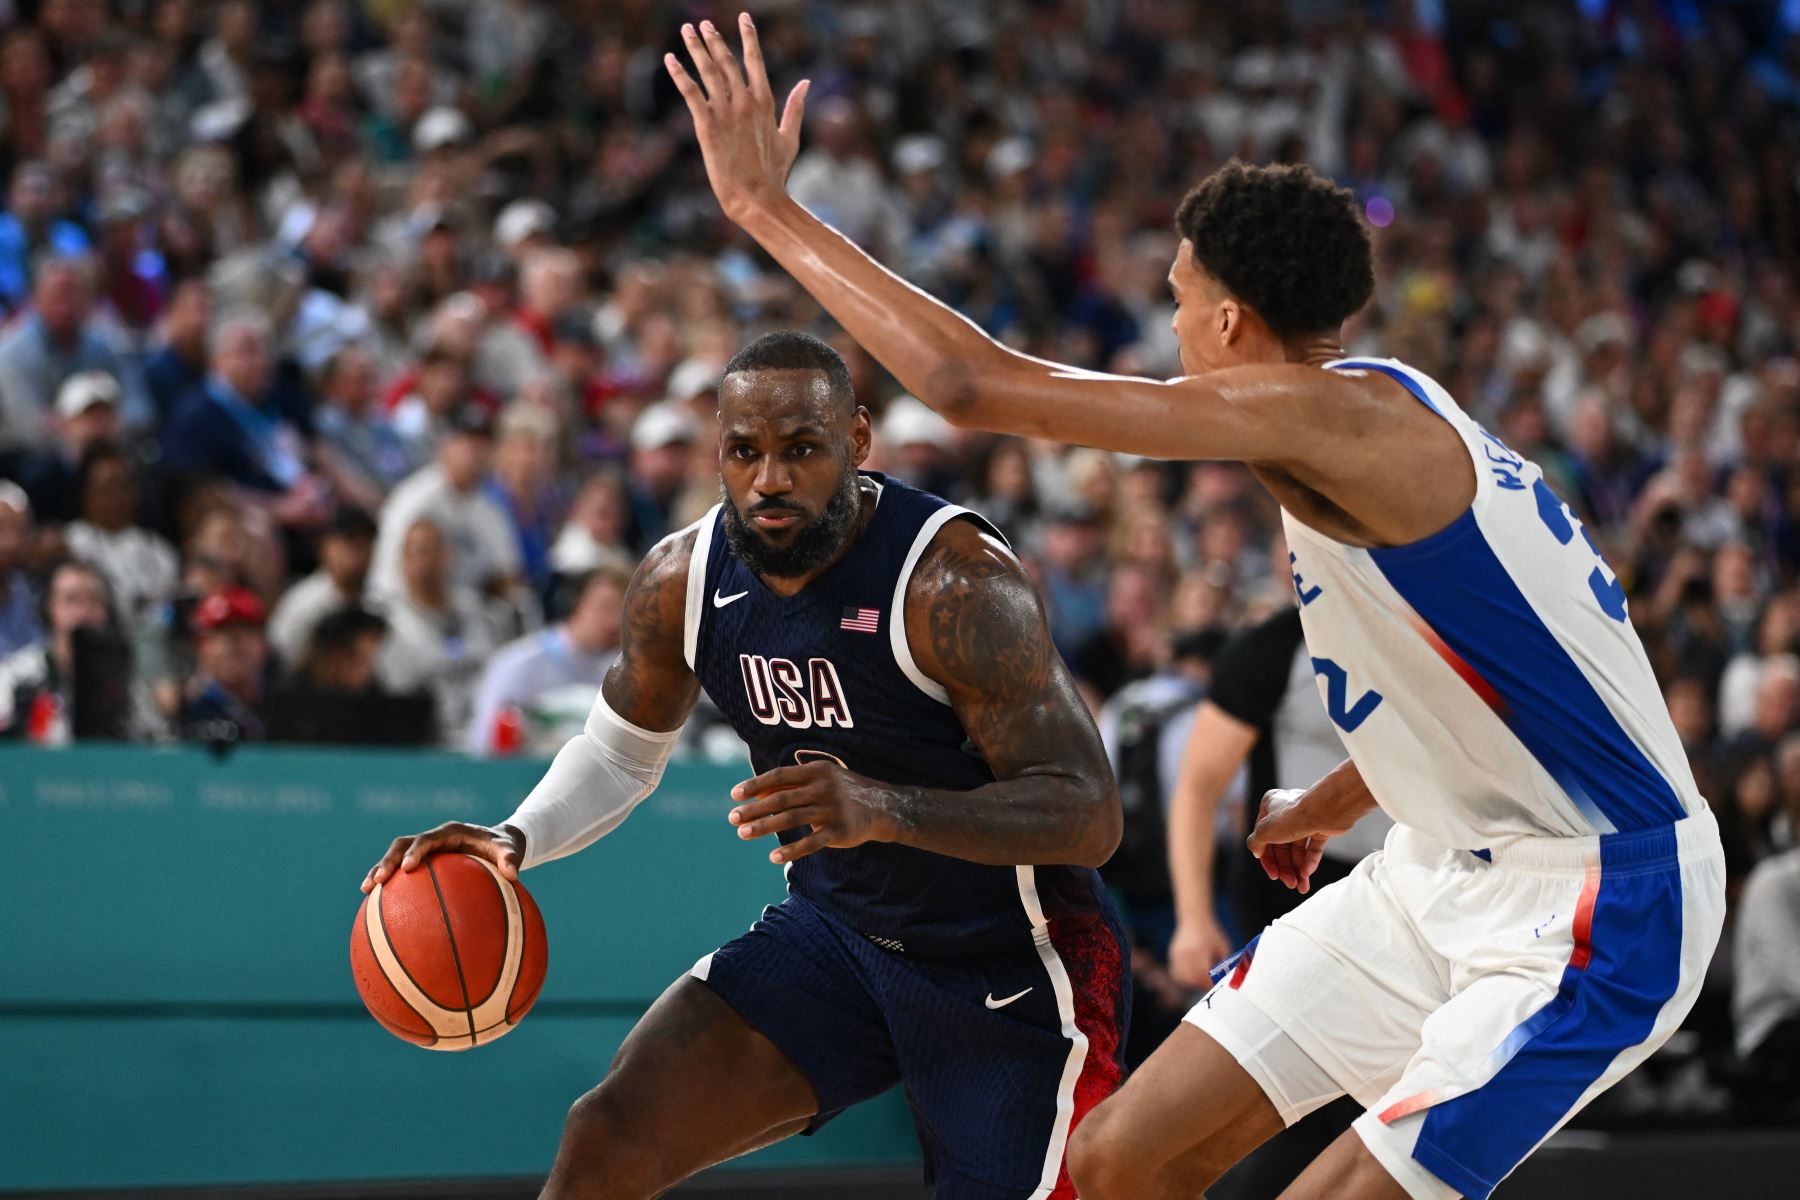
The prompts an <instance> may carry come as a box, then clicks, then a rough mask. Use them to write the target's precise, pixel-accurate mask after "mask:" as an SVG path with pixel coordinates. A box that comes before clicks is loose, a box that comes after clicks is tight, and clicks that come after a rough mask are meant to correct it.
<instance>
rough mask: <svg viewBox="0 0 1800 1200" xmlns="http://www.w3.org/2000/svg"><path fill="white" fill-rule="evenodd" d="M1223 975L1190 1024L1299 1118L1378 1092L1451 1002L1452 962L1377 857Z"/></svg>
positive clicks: (1288, 1117) (1281, 924)
mask: <svg viewBox="0 0 1800 1200" xmlns="http://www.w3.org/2000/svg"><path fill="white" fill-rule="evenodd" d="M1221 972H1222V973H1221V976H1220V982H1219V984H1218V986H1216V987H1215V988H1214V989H1213V990H1212V991H1211V992H1209V993H1208V994H1207V995H1206V997H1205V998H1203V999H1202V1000H1201V1002H1200V1003H1199V1004H1197V1005H1195V1006H1194V1009H1193V1010H1192V1011H1191V1012H1190V1013H1189V1014H1188V1015H1187V1018H1186V1020H1187V1021H1188V1022H1189V1023H1191V1024H1194V1025H1196V1026H1198V1027H1199V1028H1200V1029H1201V1030H1202V1031H1204V1032H1206V1033H1208V1034H1210V1035H1211V1036H1212V1037H1213V1039H1214V1040H1215V1041H1217V1042H1219V1043H1220V1044H1221V1045H1222V1046H1224V1047H1225V1049H1226V1050H1228V1051H1229V1052H1231V1054H1232V1055H1233V1057H1234V1058H1235V1059H1236V1060H1237V1061H1238V1063H1239V1064H1240V1065H1241V1066H1243V1067H1244V1069H1245V1070H1246V1071H1248V1072H1249V1074H1250V1075H1251V1076H1252V1077H1253V1078H1255V1079H1256V1080H1257V1081H1258V1082H1259V1083H1260V1084H1262V1085H1263V1087H1264V1089H1265V1092H1266V1094H1267V1095H1268V1098H1269V1100H1270V1101H1271V1102H1272V1103H1273V1104H1274V1105H1275V1108H1276V1111H1277V1112H1278V1113H1279V1114H1280V1116H1281V1118H1282V1120H1283V1121H1284V1122H1285V1123H1286V1124H1290V1125H1291V1124H1293V1123H1294V1122H1296V1121H1298V1120H1299V1119H1301V1118H1302V1117H1304V1116H1306V1114H1307V1113H1309V1112H1311V1111H1313V1110H1314V1109H1316V1108H1319V1107H1321V1106H1322V1105H1324V1104H1326V1103H1329V1102H1330V1101H1331V1100H1333V1099H1335V1098H1336V1097H1337V1096H1339V1095H1350V1096H1354V1097H1355V1098H1356V1099H1357V1100H1358V1101H1360V1102H1362V1103H1363V1104H1368V1103H1370V1102H1371V1101H1373V1100H1374V1099H1375V1098H1377V1097H1378V1096H1380V1095H1381V1094H1382V1093H1383V1092H1384V1091H1386V1089H1387V1088H1388V1087H1390V1086H1391V1085H1392V1084H1393V1083H1394V1081H1395V1080H1397V1079H1398V1078H1399V1077H1400V1073H1401V1071H1402V1070H1403V1069H1404V1068H1405V1067H1406V1065H1407V1063H1408V1062H1409V1061H1410V1060H1411V1059H1412V1057H1413V1055H1414V1054H1415V1053H1416V1052H1417V1050H1418V1047H1419V1042H1420V1037H1421V1031H1422V1029H1423V1026H1424V1024H1425V1021H1426V1020H1427V1018H1428V1017H1429V1016H1430V1015H1431V1013H1433V1012H1434V1011H1435V1010H1436V1009H1437V1008H1439V1007H1440V1006H1441V1005H1442V1004H1443V1003H1444V1001H1445V1000H1447V999H1448V998H1449V966H1448V964H1447V963H1446V962H1445V961H1444V960H1443V959H1442V957H1441V956H1439V955H1437V954H1436V953H1435V952H1434V951H1433V950H1432V949H1431V948H1430V947H1429V946H1427V945H1425V944H1424V942H1423V941H1422V940H1421V939H1420V937H1419V936H1418V934H1417V931H1416V929H1415V927H1414V926H1413V924H1412V923H1411V921H1410V920H1409V919H1408V917H1407V914H1406V913H1405V912H1404V911H1403V910H1402V909H1401V908H1400V907H1399V905H1398V902H1397V900H1396V898H1395V897H1394V895H1393V891H1392V887H1391V885H1390V881H1389V880H1388V879H1387V878H1386V876H1385V874H1384V868H1383V864H1382V856H1381V855H1379V854H1377V855H1373V856H1371V858H1370V859H1368V860H1365V861H1364V862H1363V863H1362V864H1360V865H1358V867H1357V868H1356V869H1355V870H1354V871H1353V872H1352V873H1351V874H1350V875H1349V876H1348V877H1347V878H1345V879H1343V880H1341V881H1339V882H1337V883H1334V884H1332V885H1331V886H1329V887H1327V888H1325V889H1323V890H1321V891H1319V892H1315V893H1314V894H1313V895H1312V896H1310V897H1308V898H1307V899H1306V901H1305V902H1304V903H1302V904H1301V905H1300V906H1299V907H1298V908H1296V909H1295V910H1294V911H1293V912H1291V913H1289V914H1288V915H1286V916H1284V917H1282V918H1281V919H1280V920H1278V921H1276V922H1275V923H1274V924H1273V925H1271V926H1269V927H1268V928H1267V929H1265V930H1264V931H1263V932H1262V933H1261V934H1259V935H1258V936H1257V937H1256V938H1254V939H1252V940H1251V942H1250V943H1249V944H1248V945H1246V946H1245V947H1244V949H1243V950H1242V951H1240V952H1239V954H1238V955H1237V956H1236V957H1235V958H1234V959H1232V960H1230V961H1228V962H1227V963H1226V964H1224V966H1223V967H1222V969H1221Z"/></svg>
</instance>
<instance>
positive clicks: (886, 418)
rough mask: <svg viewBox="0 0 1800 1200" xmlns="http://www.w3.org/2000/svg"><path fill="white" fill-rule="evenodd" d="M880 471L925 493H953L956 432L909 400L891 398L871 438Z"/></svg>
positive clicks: (946, 423)
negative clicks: (876, 452) (953, 457)
mask: <svg viewBox="0 0 1800 1200" xmlns="http://www.w3.org/2000/svg"><path fill="white" fill-rule="evenodd" d="M875 446H876V449H877V451H878V452H879V453H878V457H877V459H876V461H877V462H878V464H879V466H880V469H881V470H883V471H886V472H888V473H889V474H892V475H895V476H898V477H899V478H900V479H903V480H905V481H906V482H907V483H910V484H912V485H913V486H914V487H917V488H924V489H925V490H926V491H932V492H939V493H942V492H946V491H954V490H955V489H956V488H957V487H958V486H960V481H959V478H958V476H957V475H956V473H955V471H954V470H953V462H952V459H951V454H952V452H953V451H954V450H955V449H956V430H955V429H954V428H952V427H951V425H950V422H948V421H946V420H944V418H943V417H940V416H939V415H938V414H937V413H935V412H933V411H931V410H930V409H929V408H926V407H925V406H924V405H923V404H921V403H920V402H919V401H918V400H916V399H914V398H913V397H911V396H898V397H895V399H894V402H893V403H892V404H889V405H888V409H887V412H886V413H884V414H883V415H882V418H881V428H880V431H879V433H878V435H877V436H876V438H875Z"/></svg>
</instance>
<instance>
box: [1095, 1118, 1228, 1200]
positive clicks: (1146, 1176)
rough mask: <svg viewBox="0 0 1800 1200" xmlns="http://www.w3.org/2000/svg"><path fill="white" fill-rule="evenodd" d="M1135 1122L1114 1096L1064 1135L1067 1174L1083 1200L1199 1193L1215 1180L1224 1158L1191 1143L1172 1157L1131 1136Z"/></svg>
mask: <svg viewBox="0 0 1800 1200" xmlns="http://www.w3.org/2000/svg"><path fill="white" fill-rule="evenodd" d="M1136 1125H1137V1122H1135V1121H1134V1120H1133V1119H1132V1116H1131V1113H1130V1111H1129V1107H1128V1106H1127V1105H1125V1104H1122V1103H1121V1102H1120V1101H1119V1099H1118V1098H1117V1097H1114V1098H1112V1099H1111V1100H1108V1101H1106V1102H1104V1103H1102V1104H1101V1105H1100V1106H1099V1107H1098V1108H1096V1109H1094V1111H1093V1112H1091V1113H1089V1114H1088V1116H1087V1119H1086V1120H1084V1121H1082V1122H1081V1124H1079V1125H1077V1126H1076V1127H1075V1130H1074V1132H1072V1133H1071V1134H1070V1135H1069V1159H1068V1162H1069V1178H1070V1179H1071V1180H1073V1181H1074V1183H1075V1190H1076V1193H1077V1194H1078V1195H1079V1196H1081V1198H1082V1200H1145V1198H1146V1197H1158V1196H1182V1197H1188V1196H1198V1195H1200V1194H1201V1193H1203V1192H1204V1191H1206V1189H1207V1188H1209V1187H1211V1186H1212V1185H1213V1184H1215V1183H1217V1182H1218V1181H1219V1177H1220V1176H1221V1175H1223V1174H1224V1173H1225V1170H1226V1168H1227V1167H1229V1166H1230V1165H1231V1164H1230V1163H1229V1162H1219V1161H1216V1156H1214V1155H1210V1154H1208V1153H1207V1152H1206V1147H1204V1146H1200V1147H1195V1148H1193V1149H1191V1150H1189V1151H1188V1152H1186V1153H1185V1154H1182V1155H1180V1156H1178V1157H1177V1158H1175V1159H1174V1160H1173V1161H1171V1160H1169V1159H1168V1157H1167V1156H1166V1155H1165V1154H1163V1153H1160V1152H1159V1148H1158V1147H1157V1146H1155V1145H1152V1144H1150V1143H1148V1142H1147V1141H1146V1139H1144V1138H1142V1137H1136V1136H1134V1135H1133V1130H1134V1127H1135V1126H1136Z"/></svg>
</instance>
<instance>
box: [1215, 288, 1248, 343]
mask: <svg viewBox="0 0 1800 1200" xmlns="http://www.w3.org/2000/svg"><path fill="white" fill-rule="evenodd" d="M1214 328H1215V329H1217V331H1218V335H1219V345H1221V346H1229V345H1231V343H1233V342H1235V341H1237V340H1238V338H1239V337H1241V336H1243V332H1244V307H1243V305H1241V304H1239V303H1238V302H1237V301H1236V300H1234V299H1232V298H1231V297H1230V296H1227V297H1225V299H1223V300H1221V301H1219V313H1218V317H1217V319H1216V322H1215V324H1214Z"/></svg>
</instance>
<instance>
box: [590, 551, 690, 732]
mask: <svg viewBox="0 0 1800 1200" xmlns="http://www.w3.org/2000/svg"><path fill="white" fill-rule="evenodd" d="M693 545H694V534H693V533H692V532H691V531H684V532H682V533H677V534H671V535H670V536H669V537H667V538H664V539H663V540H662V541H661V542H659V543H657V545H656V546H655V548H654V549H652V550H651V551H650V553H649V554H648V555H646V556H645V557H644V561H643V562H642V563H641V564H639V566H638V569H637V571H636V572H635V573H633V575H632V577H631V586H630V587H629V588H627V589H626V591H625V614H624V620H623V622H622V632H621V636H620V644H619V658H618V661H616V662H615V663H613V665H612V669H611V670H610V671H608V672H607V673H606V680H605V682H604V683H602V684H601V687H600V694H601V696H603V697H604V698H605V700H606V704H607V707H609V708H611V709H612V710H613V712H615V713H617V714H618V715H619V716H620V717H623V718H624V719H625V720H627V721H629V722H631V723H632V724H633V725H636V726H637V727H638V728H640V729H647V730H649V731H651V732H652V733H662V732H666V731H668V730H671V729H678V728H680V727H681V725H682V724H683V723H684V722H685V721H686V720H687V719H688V714H690V713H692V712H693V711H694V703H695V702H696V701H697V700H698V699H699V698H700V681H699V680H698V679H696V678H695V677H694V672H693V671H692V670H691V669H690V668H689V667H688V664H687V659H686V657H685V656H684V654H683V652H682V643H683V638H684V636H685V632H686V619H687V578H688V558H689V555H690V554H691V553H692V551H693Z"/></svg>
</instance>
